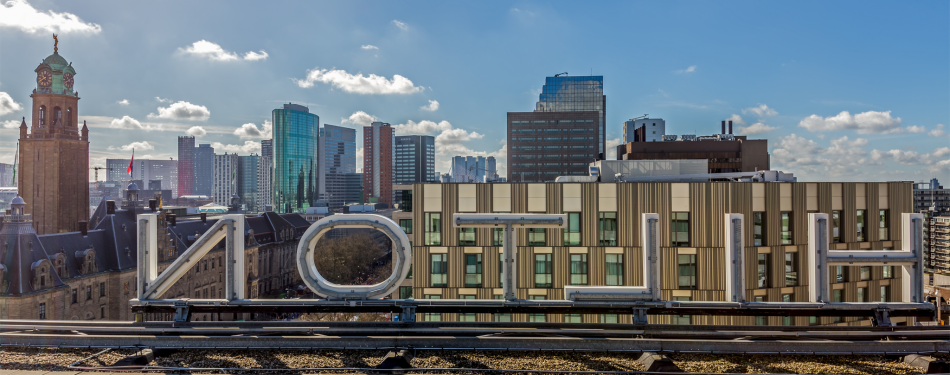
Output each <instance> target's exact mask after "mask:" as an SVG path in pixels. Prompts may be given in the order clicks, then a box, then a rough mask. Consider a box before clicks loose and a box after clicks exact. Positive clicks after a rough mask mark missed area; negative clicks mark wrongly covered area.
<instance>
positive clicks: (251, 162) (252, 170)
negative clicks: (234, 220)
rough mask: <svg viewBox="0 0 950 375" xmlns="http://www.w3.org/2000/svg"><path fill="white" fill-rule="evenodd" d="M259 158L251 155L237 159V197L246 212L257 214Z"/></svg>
mask: <svg viewBox="0 0 950 375" xmlns="http://www.w3.org/2000/svg"><path fill="white" fill-rule="evenodd" d="M260 160H261V157H260V156H259V155H255V154H251V155H249V156H239V157H238V175H237V195H238V196H239V197H241V204H243V205H244V207H245V211H246V212H258V211H259V208H258V204H259V203H258V202H257V199H258V186H259V184H258V181H257V179H258V176H257V171H258V169H259V167H260Z"/></svg>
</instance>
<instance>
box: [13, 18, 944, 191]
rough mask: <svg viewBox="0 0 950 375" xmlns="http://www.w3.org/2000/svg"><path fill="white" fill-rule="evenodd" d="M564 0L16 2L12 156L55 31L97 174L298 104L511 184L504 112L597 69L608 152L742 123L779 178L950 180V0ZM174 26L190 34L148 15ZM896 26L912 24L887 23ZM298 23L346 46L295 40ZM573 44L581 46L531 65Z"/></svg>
mask: <svg viewBox="0 0 950 375" xmlns="http://www.w3.org/2000/svg"><path fill="white" fill-rule="evenodd" d="M564 4H566V3H562V4H559V3H539V2H517V3H511V4H477V5H467V6H466V7H465V10H466V12H468V13H469V14H471V15H473V17H465V18H464V19H457V18H453V17H451V15H452V14H454V13H455V12H458V11H459V10H460V9H461V8H462V7H461V6H458V5H440V6H437V7H424V6H422V5H414V6H405V7H403V6H395V5H388V4H387V5H378V4H377V5H378V6H373V7H372V8H373V10H372V11H370V12H368V13H364V12H365V10H366V8H367V7H366V6H365V4H363V3H351V4H319V5H315V6H314V5H307V6H300V5H298V6H297V7H298V8H299V12H294V13H296V14H293V15H290V16H288V17H291V18H292V20H296V19H298V18H299V19H301V20H302V19H315V20H318V21H319V22H317V23H318V24H319V25H318V26H317V28H316V29H312V28H311V29H306V28H305V23H302V22H298V23H295V22H286V23H285V24H284V25H281V26H280V27H278V28H265V29H262V30H255V31H254V32H253V33H248V32H246V31H243V30H242V29H241V27H240V25H242V24H246V23H251V22H254V21H255V20H254V18H255V17H256V16H257V15H258V14H260V11H259V10H255V9H252V8H251V7H234V8H232V9H228V10H226V11H225V12H224V13H222V12H220V11H216V12H211V11H207V9H206V8H208V9H210V8H220V7H219V6H217V5H216V4H214V3H206V4H194V5H192V9H193V10H194V12H186V13H185V14H182V13H181V12H179V11H177V10H176V9H172V8H169V9H157V10H155V11H154V12H150V17H149V18H148V19H144V20H137V19H131V18H128V17H122V16H121V15H122V14H125V13H124V12H128V13H130V14H134V13H140V12H141V7H144V6H145V5H137V4H122V5H117V4H111V3H104V4H71V3H64V4H52V3H47V2H42V1H34V2H25V1H13V2H8V3H5V4H4V5H3V6H2V7H0V29H2V30H4V33H3V34H4V35H3V37H0V43H2V44H3V46H4V51H5V52H6V53H4V54H2V55H0V125H2V126H0V162H4V163H10V162H13V154H14V150H15V148H16V138H17V136H16V134H17V130H16V128H15V127H16V126H19V123H20V121H21V118H22V117H27V119H26V121H27V122H28V123H29V122H30V118H29V117H30V114H29V112H30V108H29V105H30V98H29V94H30V92H31V91H32V89H33V88H34V87H35V86H36V82H35V75H34V74H32V70H33V69H34V68H35V66H36V64H37V63H38V62H39V60H40V59H42V57H43V56H47V55H49V54H50V53H51V52H52V47H53V41H52V37H51V36H52V33H54V32H55V33H57V34H58V35H59V41H60V42H61V43H59V46H58V47H59V50H60V54H61V55H62V56H63V57H65V58H66V59H67V60H68V61H70V62H74V66H75V68H76V69H77V71H79V73H78V74H77V75H76V90H77V92H79V93H80V97H81V98H82V99H84V100H82V101H81V104H82V106H81V107H82V110H81V111H80V112H79V122H82V121H86V122H87V123H88V125H89V128H90V133H91V134H90V138H91V139H92V142H91V143H90V151H91V155H90V167H93V166H104V165H105V159H106V158H112V159H125V158H128V157H129V156H131V151H130V150H131V149H132V148H133V147H134V148H136V151H137V153H136V158H141V159H147V158H150V159H156V160H158V159H166V160H167V158H174V157H176V156H177V149H176V146H177V137H178V136H182V135H194V136H196V142H195V143H196V144H201V143H209V144H212V147H214V148H215V151H216V152H217V153H224V152H229V153H234V152H237V153H239V154H240V155H249V154H250V153H252V152H254V153H259V152H260V151H259V141H260V139H267V138H270V133H271V125H270V124H269V123H270V120H269V119H270V113H271V112H270V111H271V110H272V109H273V108H277V106H279V105H280V104H281V103H287V102H293V103H295V104H298V103H299V104H302V105H307V106H309V107H310V108H311V109H312V110H311V112H312V113H314V114H316V115H318V116H320V117H321V119H322V120H325V121H324V122H325V123H331V124H340V125H341V126H344V127H350V128H353V129H356V130H357V132H358V134H357V138H360V137H362V127H363V126H365V125H367V124H368V123H369V122H371V121H373V120H378V121H382V122H388V123H391V124H393V126H394V128H395V129H396V131H397V134H396V135H407V134H424V135H432V136H435V137H436V170H437V171H440V172H447V171H448V169H449V163H450V162H449V160H450V159H451V157H453V156H457V155H475V156H494V157H495V158H496V159H498V164H499V165H498V166H499V174H500V175H507V170H506V168H504V166H505V165H507V160H506V159H507V158H506V154H505V144H504V140H505V130H506V129H505V114H506V113H507V112H517V111H527V110H530V109H531V108H534V107H535V105H536V103H537V102H538V100H539V94H540V89H539V88H540V87H541V85H542V84H543V83H544V80H545V77H550V76H553V75H554V74H556V73H561V72H564V71H567V72H570V73H572V75H574V76H578V75H588V74H591V75H602V76H603V77H604V94H605V95H607V96H608V100H609V101H610V103H608V104H609V106H610V108H611V110H610V111H608V112H607V114H606V115H607V118H606V121H605V123H606V133H607V134H606V141H607V146H608V147H607V148H606V149H607V153H608V155H607V156H608V159H612V155H613V153H614V152H615V150H613V148H614V147H612V146H615V145H616V144H617V143H619V139H620V138H621V137H622V132H623V128H622V123H623V122H624V121H626V120H627V119H629V118H633V117H637V116H641V115H643V114H649V115H650V117H651V118H662V119H664V120H665V121H666V122H667V134H700V135H702V134H713V133H717V132H718V124H719V121H721V120H729V119H732V120H734V121H735V123H736V128H737V131H736V133H737V134H739V135H749V136H750V139H758V138H762V139H769V140H770V141H771V142H769V146H770V148H769V152H770V153H771V154H772V167H773V169H780V170H784V171H788V172H792V173H795V175H796V176H798V177H799V178H801V180H802V181H887V180H915V181H921V180H929V178H930V177H937V178H938V179H948V178H950V147H948V146H950V137H948V136H947V133H948V132H950V128H948V125H950V116H948V106H947V105H946V103H947V102H950V89H948V88H947V85H946V82H947V81H948V77H950V75H948V72H947V69H946V66H948V63H950V53H948V52H950V51H948V49H947V48H946V46H947V45H948V41H950V37H948V36H947V33H945V32H942V31H945V30H946V29H947V27H948V25H950V22H948V17H947V16H946V15H947V14H948V10H950V8H948V5H947V4H946V3H928V4H923V5H921V6H922V7H928V8H929V9H928V10H926V11H923V10H921V9H919V8H916V9H907V8H906V7H903V8H902V7H900V6H898V5H894V4H889V3H878V4H877V5H876V6H866V5H867V4H866V3H854V2H845V3H836V4H831V5H826V8H823V9H824V10H823V11H822V12H812V11H811V9H810V8H813V7H807V6H806V7H801V6H798V5H791V4H789V5H786V4H758V3H731V4H727V5H728V6H722V4H689V5H688V6H686V5H680V4H643V3H620V4H606V3H605V4H599V5H598V6H597V7H590V8H587V9H580V10H570V11H568V10H566V7H564V6H561V5H564ZM203 9H204V10H203ZM51 12H52V13H51ZM845 12H847V13H848V14H849V16H848V17H840V15H841V14H842V13H845ZM207 14H217V16H214V17H208V16H207ZM637 14H649V15H650V16H652V17H653V18H650V19H649V21H650V22H646V24H648V25H650V26H652V27H653V28H652V29H651V28H649V27H645V28H640V27H635V26H636V25H637V24H638V22H636V21H637V19H635V18H630V17H629V16H631V15H637ZM27 16H29V17H27ZM476 16H477V17H476ZM356 19H361V20H365V22H364V21H361V22H359V23H357V22H353V21H354V20H356ZM172 20H175V22H176V23H178V24H187V25H189V26H188V27H184V28H176V29H175V30H169V29H168V28H165V27H158V26H156V24H158V23H163V22H171V21H172ZM476 20H478V21H476ZM734 20H738V21H734ZM622 21H626V22H622ZM730 21H731V22H730ZM895 22H897V23H900V24H901V27H900V28H892V27H884V26H883V25H889V24H893V23H895ZM306 24H309V23H306ZM584 24H595V25H596V26H597V27H596V28H584V27H583V26H582V25H584ZM803 25H808V27H802V26H803ZM307 27H309V26H307ZM143 30H144V31H143ZM149 30H150V31H149ZM303 30H307V31H306V32H312V33H316V34H329V33H332V35H335V37H334V38H298V37H288V36H293V35H304V34H302V31H303ZM644 30H646V32H644ZM670 30H675V31H670ZM753 31H754V32H753ZM541 36H543V38H541ZM460 38H461V40H464V41H465V43H457V40H459V39H460ZM572 45H575V46H577V47H578V51H579V52H580V51H584V52H583V53H575V54H567V55H565V56H563V57H560V58H558V59H551V60H544V61H542V60H538V59H531V58H530V57H531V56H537V55H539V54H541V53H548V52H549V51H550V50H552V49H559V50H563V48H564V47H570V46H572ZM935 46H937V47H936V48H934V47H935ZM881 50H887V51H888V53H887V54H886V55H884V54H882V52H880V51H881ZM131 56H135V58H132V57H131ZM504 56H510V58H502V57H504ZM499 61H500V62H501V63H500V64H499V63H498V62H499ZM602 61H609V62H608V63H607V64H604V63H603V62H602ZM627 62H635V63H634V64H629V63H627ZM222 93H227V95H223V94H222ZM361 156H362V149H361V148H359V149H358V150H357V160H359V159H360V158H361ZM89 179H90V181H91V180H92V175H91V174H90V178H89Z"/></svg>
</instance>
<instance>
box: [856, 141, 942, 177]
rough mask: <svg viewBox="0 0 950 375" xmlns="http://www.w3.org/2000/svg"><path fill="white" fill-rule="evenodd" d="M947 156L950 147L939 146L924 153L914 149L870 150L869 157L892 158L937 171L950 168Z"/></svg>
mask: <svg viewBox="0 0 950 375" xmlns="http://www.w3.org/2000/svg"><path fill="white" fill-rule="evenodd" d="M947 156H950V147H940V148H937V149H934V150H933V151H931V152H929V153H925V154H921V153H919V152H917V151H914V150H907V151H905V150H897V149H894V150H887V151H882V150H872V151H871V158H872V159H874V160H893V161H895V162H897V163H898V164H902V165H921V166H925V167H927V169H928V170H930V171H932V172H934V173H938V172H942V171H945V170H950V163H947V161H948V160H950V159H947Z"/></svg>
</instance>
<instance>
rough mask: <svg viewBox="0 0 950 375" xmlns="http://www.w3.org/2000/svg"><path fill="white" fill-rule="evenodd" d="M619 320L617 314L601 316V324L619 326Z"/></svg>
mask: <svg viewBox="0 0 950 375" xmlns="http://www.w3.org/2000/svg"><path fill="white" fill-rule="evenodd" d="M618 320H619V319H618V317H617V314H600V322H601V323H610V324H617V323H618Z"/></svg>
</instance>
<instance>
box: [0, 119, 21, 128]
mask: <svg viewBox="0 0 950 375" xmlns="http://www.w3.org/2000/svg"><path fill="white" fill-rule="evenodd" d="M21 123H22V122H21V120H6V121H3V122H0V124H2V127H3V128H4V129H16V128H19V127H20V124H21Z"/></svg>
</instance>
